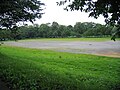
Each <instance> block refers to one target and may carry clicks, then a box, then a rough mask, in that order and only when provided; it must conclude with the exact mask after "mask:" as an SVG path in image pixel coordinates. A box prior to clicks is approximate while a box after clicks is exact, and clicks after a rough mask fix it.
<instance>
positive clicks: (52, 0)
mask: <svg viewBox="0 0 120 90" xmlns="http://www.w3.org/2000/svg"><path fill="white" fill-rule="evenodd" d="M41 1H42V2H44V3H45V4H46V6H45V8H46V9H45V10H44V12H45V14H44V15H43V16H42V18H41V19H39V20H37V21H36V22H35V23H37V24H41V23H48V22H50V23H52V22H53V21H56V22H58V23H59V24H62V25H74V24H75V23H76V22H95V23H101V24H104V18H103V17H102V16H101V17H99V18H98V19H94V18H91V17H89V18H88V13H84V12H80V11H72V12H71V11H68V12H67V11H65V10H63V8H64V6H57V4H56V2H57V1H59V0H41Z"/></svg>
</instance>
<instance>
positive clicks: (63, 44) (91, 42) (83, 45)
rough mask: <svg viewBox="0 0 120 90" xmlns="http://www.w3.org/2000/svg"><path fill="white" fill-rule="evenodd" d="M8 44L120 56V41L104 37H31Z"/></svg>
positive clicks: (7, 43)
mask: <svg viewBox="0 0 120 90" xmlns="http://www.w3.org/2000/svg"><path fill="white" fill-rule="evenodd" d="M5 44H6V45H12V46H19V47H27V48H36V49H49V50H55V51H60V52H70V53H83V54H95V55H102V56H110V57H120V41H115V42H114V41H111V40H110V39H108V38H107V39H104V38H98V39H96V38H90V39H89V38H87V39H84V38H83V39H78V38H75V39H73V38H72V39H68V38H65V39H64V38H63V39H31V40H20V41H18V42H14V41H8V42H5Z"/></svg>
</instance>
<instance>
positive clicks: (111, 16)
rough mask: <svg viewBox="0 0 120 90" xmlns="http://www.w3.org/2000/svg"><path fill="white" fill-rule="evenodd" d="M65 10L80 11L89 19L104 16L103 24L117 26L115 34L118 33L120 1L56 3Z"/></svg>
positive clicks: (119, 26)
mask: <svg viewBox="0 0 120 90" xmlns="http://www.w3.org/2000/svg"><path fill="white" fill-rule="evenodd" d="M67 2H71V3H70V4H69V5H67V6H66V8H65V10H69V9H70V10H71V11H74V10H80V11H81V12H88V13H89V17H94V18H98V17H99V16H100V15H102V16H104V18H105V22H106V23H107V24H111V25H117V27H118V28H117V30H116V31H117V32H116V34H119V33H120V1H119V0H64V1H60V2H57V4H58V5H65V3H67Z"/></svg>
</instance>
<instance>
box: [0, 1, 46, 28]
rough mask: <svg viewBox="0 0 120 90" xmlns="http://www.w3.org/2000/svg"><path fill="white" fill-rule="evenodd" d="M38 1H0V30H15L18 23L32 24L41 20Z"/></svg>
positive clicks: (40, 4) (40, 9)
mask: <svg viewBox="0 0 120 90" xmlns="http://www.w3.org/2000/svg"><path fill="white" fill-rule="evenodd" d="M42 5H44V3H41V2H40V1H39V0H0V28H2V29H3V28H8V29H12V28H16V26H17V24H18V22H26V21H30V22H33V21H34V20H35V19H36V18H41V15H42V14H43V13H41V11H42V10H43V9H42V8H41V6H42Z"/></svg>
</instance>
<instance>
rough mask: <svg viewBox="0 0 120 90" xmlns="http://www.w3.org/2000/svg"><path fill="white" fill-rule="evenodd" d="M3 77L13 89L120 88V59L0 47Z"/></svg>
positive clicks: (77, 89) (102, 89) (110, 89)
mask: <svg viewBox="0 0 120 90" xmlns="http://www.w3.org/2000/svg"><path fill="white" fill-rule="evenodd" d="M0 78H1V79H2V80H4V82H6V83H7V84H8V86H9V87H10V88H11V89H12V90H13V89H15V90H118V89H120V58H110V57H102V56H95V55H85V54H71V53H62V52H53V51H48V50H37V49H27V48H19V47H10V46H0Z"/></svg>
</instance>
